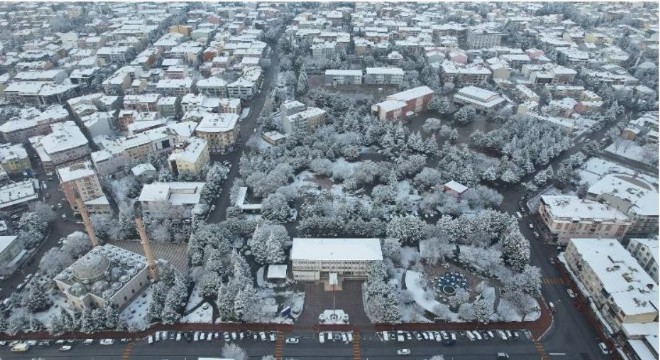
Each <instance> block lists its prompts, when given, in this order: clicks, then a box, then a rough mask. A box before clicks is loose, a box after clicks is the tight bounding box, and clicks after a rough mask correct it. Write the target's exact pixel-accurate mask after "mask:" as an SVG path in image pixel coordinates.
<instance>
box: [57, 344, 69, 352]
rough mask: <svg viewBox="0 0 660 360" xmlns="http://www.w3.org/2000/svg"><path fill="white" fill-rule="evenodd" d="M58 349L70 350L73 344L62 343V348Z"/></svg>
mask: <svg viewBox="0 0 660 360" xmlns="http://www.w3.org/2000/svg"><path fill="white" fill-rule="evenodd" d="M58 350H59V351H69V350H71V345H62V346H60V348H59V349H58Z"/></svg>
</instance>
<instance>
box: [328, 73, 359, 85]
mask: <svg viewBox="0 0 660 360" xmlns="http://www.w3.org/2000/svg"><path fill="white" fill-rule="evenodd" d="M361 84H362V70H334V69H330V70H326V71H325V85H326V86H336V85H361Z"/></svg>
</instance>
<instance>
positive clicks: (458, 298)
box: [449, 289, 470, 309]
mask: <svg viewBox="0 0 660 360" xmlns="http://www.w3.org/2000/svg"><path fill="white" fill-rule="evenodd" d="M469 300H470V294H469V293H468V292H467V291H465V289H457V290H456V294H454V295H453V296H451V297H449V306H451V307H452V308H455V309H456V308H458V307H459V306H461V304H464V303H467V302H468V301H469Z"/></svg>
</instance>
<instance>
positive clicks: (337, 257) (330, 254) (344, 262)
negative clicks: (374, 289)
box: [290, 238, 383, 281]
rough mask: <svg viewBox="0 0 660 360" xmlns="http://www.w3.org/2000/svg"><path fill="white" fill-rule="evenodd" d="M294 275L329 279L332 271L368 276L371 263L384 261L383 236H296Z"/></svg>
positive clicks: (347, 275) (353, 276)
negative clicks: (371, 237)
mask: <svg viewBox="0 0 660 360" xmlns="http://www.w3.org/2000/svg"><path fill="white" fill-rule="evenodd" d="M290 258H291V264H292V267H293V278H294V279H295V280H302V281H318V280H321V279H323V280H327V279H328V278H329V277H330V274H331V273H335V274H337V276H338V277H340V278H343V279H364V278H365V276H366V270H367V267H368V266H369V265H370V264H371V263H374V262H380V261H383V252H382V250H381V247H380V240H379V239H345V238H341V239H329V238H293V246H292V247H291V256H290Z"/></svg>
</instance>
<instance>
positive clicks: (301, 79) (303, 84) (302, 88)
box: [296, 65, 308, 95]
mask: <svg viewBox="0 0 660 360" xmlns="http://www.w3.org/2000/svg"><path fill="white" fill-rule="evenodd" d="M307 89H308V84H307V70H306V69H305V66H304V65H303V66H301V67H300V72H299V74H298V83H297V84H296V94H298V95H303V94H305V93H306V92H307Z"/></svg>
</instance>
